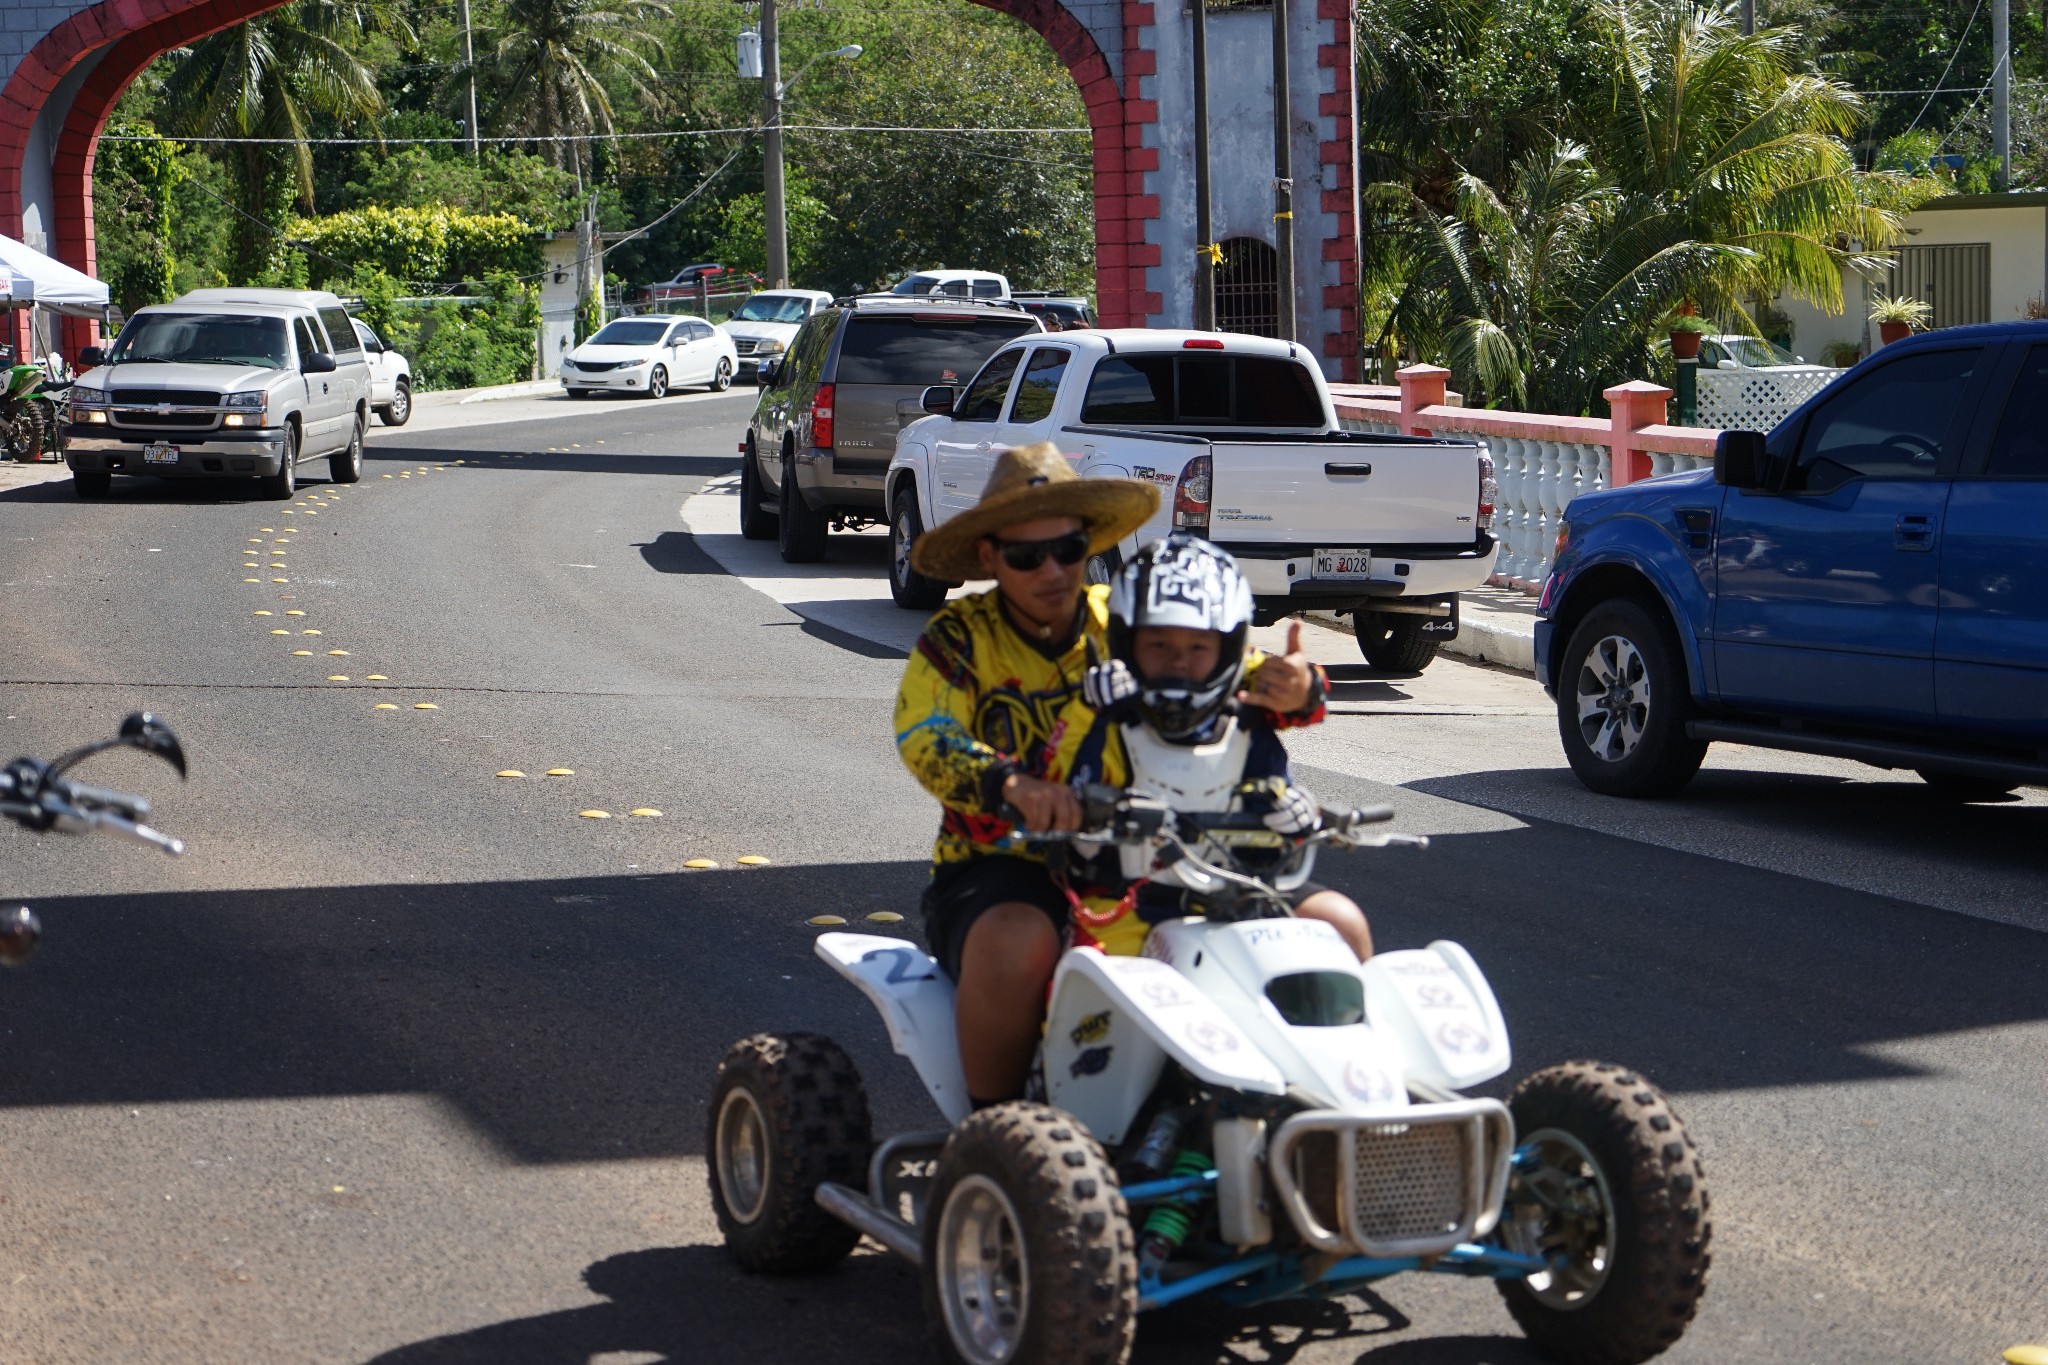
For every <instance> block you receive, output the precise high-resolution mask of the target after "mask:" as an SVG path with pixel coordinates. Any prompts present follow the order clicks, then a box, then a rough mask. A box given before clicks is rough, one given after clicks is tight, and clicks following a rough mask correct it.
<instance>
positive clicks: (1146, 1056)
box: [1044, 948, 1287, 1145]
mask: <svg viewBox="0 0 2048 1365" xmlns="http://www.w3.org/2000/svg"><path fill="white" fill-rule="evenodd" d="M1044 1057H1045V1088H1046V1098H1047V1099H1048V1100H1049V1101H1051V1103H1053V1104H1054V1105H1056V1106H1058V1107H1059V1108H1061V1109H1064V1110H1066V1111H1067V1112H1068V1113H1070V1114H1072V1115H1073V1116H1074V1117H1075V1118H1077V1119H1079V1120H1080V1121H1081V1122H1082V1123H1084V1124H1086V1125H1087V1127H1088V1131H1089V1132H1090V1133H1092V1134H1094V1135H1095V1137H1096V1139H1097V1140H1098V1141H1100V1142H1103V1143H1105V1144H1110V1145H1113V1144H1115V1143H1117V1142H1120V1141H1122V1140H1123V1137H1124V1133H1125V1130H1126V1129H1128V1128H1129V1127H1130V1123H1131V1120H1132V1119H1133V1118H1134V1117H1135V1116H1136V1115H1137V1112H1138V1109H1139V1107H1140V1106H1141V1105H1143V1104H1144V1102H1145V1099H1146V1097H1147V1096H1148V1095H1150V1094H1151V1093H1152V1087H1153V1086H1154V1085H1156V1084H1157V1083H1158V1081H1159V1073H1160V1070H1161V1069H1162V1068H1163V1067H1164V1066H1165V1064H1166V1060H1167V1058H1169V1057H1171V1058H1172V1059H1173V1060H1174V1061H1176V1062H1178V1063H1180V1065H1182V1066H1183V1067H1186V1068H1187V1069H1188V1070H1189V1071H1190V1072H1192V1073H1193V1074H1194V1075H1195V1076H1197V1077H1198V1078H1200V1079H1201V1080H1204V1081H1207V1082H1208V1083H1209V1084H1211V1085H1217V1086H1223V1087H1225V1088H1227V1089H1232V1090H1246V1091H1251V1092H1253V1093H1254V1094H1260V1095H1281V1094H1285V1093H1286V1091H1287V1081H1286V1078H1285V1077H1283V1076H1282V1075H1281V1074H1280V1069H1279V1068H1278V1067H1276V1066H1274V1065H1273V1063H1272V1062H1271V1061H1269V1060H1267V1058H1266V1056H1265V1054H1264V1053H1263V1052H1261V1051H1260V1050H1259V1048H1258V1047H1257V1046H1256V1045H1255V1044H1254V1043H1253V1042H1252V1040H1251V1039H1249V1038H1247V1037H1246V1036H1245V1035H1244V1032H1243V1031H1242V1030H1241V1029H1239V1028H1238V1026H1237V1025H1236V1024H1235V1023H1233V1022H1231V1019H1230V1017H1229V1016H1228V1015H1226V1014H1225V1013H1224V1012H1223V1011H1222V1010H1221V1009H1219V1008H1217V1006H1216V1004H1215V1002H1213V1001H1211V1000H1210V999H1209V997H1208V996H1206V995H1204V994H1203V993H1202V991H1201V989H1200V988H1199V987H1197V986H1196V985H1195V984H1194V983H1193V982H1191V981H1189V980H1188V979H1187V978H1186V977H1184V976H1182V975H1181V974H1180V973H1179V972H1177V971H1175V970H1174V969H1173V968H1172V967H1169V966H1167V965H1166V964H1165V963H1164V962H1155V961H1153V960H1152V959H1151V958H1144V957H1108V956H1105V955H1104V954H1102V953H1100V952H1098V951H1096V950H1095V949H1093V948H1076V949H1072V950H1070V951H1069V952H1067V953H1066V954H1065V955H1064V956H1063V957H1062V958H1061V959H1060V965H1059V971H1058V972H1057V973H1055V974H1054V976H1053V988H1052V1009H1051V1010H1050V1011H1049V1012H1048V1014H1047V1017H1046V1033H1045V1050H1044Z"/></svg>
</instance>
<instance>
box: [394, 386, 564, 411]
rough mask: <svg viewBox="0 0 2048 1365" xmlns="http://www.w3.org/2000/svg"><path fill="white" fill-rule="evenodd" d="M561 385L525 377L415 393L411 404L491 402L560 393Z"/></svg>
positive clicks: (439, 404) (440, 404)
mask: <svg viewBox="0 0 2048 1365" xmlns="http://www.w3.org/2000/svg"><path fill="white" fill-rule="evenodd" d="M561 391H562V386H561V384H560V383H559V382H557V381H556V380H553V379H527V380H522V381H521V382H519V383H517V384H493V385H491V386H489V387H488V388H481V389H435V390H433V391H432V392H429V393H416V394H414V395H413V396H412V404H413V406H414V407H416V408H440V407H447V406H449V405H450V404H455V403H492V402H496V401H497V400H498V399H500V398H532V397H534V396H535V395H537V394H543V393H560V392H561Z"/></svg>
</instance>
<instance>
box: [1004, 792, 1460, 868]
mask: <svg viewBox="0 0 2048 1365" xmlns="http://www.w3.org/2000/svg"><path fill="white" fill-rule="evenodd" d="M1080 796H1081V828H1080V829H1079V830H1075V831H1072V832H1068V833H1062V832H1056V831H1047V832H1034V831H1031V830H1027V829H1025V828H1024V814H1023V812H1022V811H1020V810H1018V809H1017V808H1016V807H1015V806H1012V805H1010V804H1009V803H1008V802H1004V803H1003V806H1002V808H1001V810H1000V811H999V812H998V814H1000V815H1001V817H1002V818H1003V819H1004V820H1007V821H1008V822H1009V823H1010V824H1012V825H1013V826H1015V827H1016V828H1017V829H1018V831H1019V832H1020V834H1021V835H1022V837H1023V838H1024V839H1025V840H1027V841H1029V842H1031V843H1072V842H1075V841H1077V840H1078V841H1081V842H1085V843H1095V844H1146V843H1153V842H1157V841H1161V840H1164V841H1166V842H1168V843H1172V844H1175V845H1179V846H1180V847H1181V849H1182V852H1183V854H1184V855H1186V856H1192V854H1191V853H1190V852H1189V850H1187V848H1186V844H1185V843H1184V842H1183V841H1184V840H1194V839H1198V838H1199V837H1200V836H1201V835H1204V834H1232V833H1235V834H1261V835H1272V834H1274V833H1275V831H1274V830H1273V829H1272V828H1271V827H1270V826H1269V825H1267V824H1266V823H1265V821H1263V820H1261V819H1260V818H1259V817H1258V816H1256V815H1248V814H1245V813H1244V812H1241V811H1238V812H1225V813H1213V812H1206V811H1204V812H1192V811H1190V812H1181V811H1175V810H1173V809H1172V808H1170V807H1168V806H1167V805H1166V804H1165V803H1164V802H1162V801H1158V800H1156V799H1154V798H1152V797H1147V796H1140V795H1136V794H1133V793H1130V792H1125V791H1122V790H1120V789H1118V788H1115V787H1106V786H1102V785H1099V784H1093V783H1091V784H1089V785H1087V786H1085V787H1083V788H1082V789H1081V793H1080ZM1319 816H1320V818H1319V819H1318V821H1317V824H1316V828H1315V829H1314V830H1311V831H1308V832H1307V833H1304V834H1300V835H1291V836H1283V837H1289V838H1295V839H1298V840H1299V841H1300V842H1302V843H1304V844H1336V845H1339V846H1342V847H1347V848H1393V847H1401V848H1428V847H1429V839H1428V838H1427V836H1424V835H1416V834H1393V833H1387V834H1377V835H1374V834H1365V833H1362V832H1361V831H1362V830H1363V828H1364V827H1365V826H1367V825H1378V824H1385V823H1386V822H1387V821H1389V820H1392V819H1393V818H1394V808H1393V807H1392V806H1387V805H1380V806H1363V807H1359V808H1357V809H1353V810H1348V811H1337V810H1331V809H1329V808H1327V807H1325V808H1323V809H1321V810H1320V811H1319Z"/></svg>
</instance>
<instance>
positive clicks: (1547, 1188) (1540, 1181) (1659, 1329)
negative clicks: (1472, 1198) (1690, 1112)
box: [1497, 1062, 1713, 1365]
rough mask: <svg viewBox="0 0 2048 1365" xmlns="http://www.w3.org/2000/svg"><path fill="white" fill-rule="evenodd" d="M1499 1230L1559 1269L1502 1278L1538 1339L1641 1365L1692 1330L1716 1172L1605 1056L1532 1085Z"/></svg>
mask: <svg viewBox="0 0 2048 1365" xmlns="http://www.w3.org/2000/svg"><path fill="white" fill-rule="evenodd" d="M1508 1108H1509V1110H1510V1111H1511V1112H1512V1113H1513V1114H1514V1118H1515V1134H1516V1140H1517V1141H1518V1142H1519V1143H1520V1146H1519V1147H1517V1148H1516V1154H1515V1166H1514V1171H1513V1174H1512V1176H1511V1178H1510V1179H1509V1182H1508V1195H1507V1205H1506V1207H1505V1209H1504V1210H1503V1211H1502V1214H1501V1231H1502V1235H1503V1238H1504V1240H1505V1241H1506V1242H1507V1244H1508V1246H1509V1247H1510V1248H1511V1249H1513V1250H1515V1251H1519V1252H1522V1253H1523V1254H1525V1255H1530V1256H1541V1257H1543V1258H1544V1259H1545V1260H1547V1261H1549V1262H1550V1265H1551V1269H1550V1270H1549V1272H1548V1273H1545V1274H1540V1275H1531V1276H1530V1277H1529V1278H1527V1279H1525V1280H1501V1281H1497V1283H1498V1285H1499V1287H1500V1292H1501V1297H1503V1298H1504V1299H1506V1300H1507V1307H1508V1312H1510V1313H1512V1314H1513V1315H1514V1318H1515V1321H1516V1322H1518V1323H1520V1324H1521V1326H1522V1331H1523V1332H1524V1333H1525V1334H1526V1335H1527V1336H1528V1338H1529V1342H1530V1344H1531V1345H1533V1346H1534V1347H1535V1348H1536V1349H1537V1350H1538V1351H1540V1352H1542V1353H1543V1354H1544V1355H1545V1356H1547V1357H1549V1358H1550V1359H1552V1360H1557V1361H1563V1362H1567V1365H1637V1362H1639V1361H1644V1360H1648V1359H1649V1358H1650V1357H1651V1356H1654V1355H1656V1354H1658V1353H1659V1352H1660V1351H1663V1350H1665V1349H1666V1348H1668V1347H1669V1346H1671V1345H1672V1343H1674V1342H1676V1341H1677V1340H1678V1338H1679V1337H1680V1336H1682V1335H1683V1334H1684V1332H1685V1328H1686V1324H1687V1323H1689V1322H1691V1321H1692V1317H1693V1314H1694V1312H1695V1311H1697V1310H1698V1307H1699V1301H1700V1295H1701V1294H1702V1293H1703V1292H1704V1291H1705V1289H1706V1283H1707V1265H1708V1263H1709V1262H1710V1261H1711V1259H1712V1258H1711V1256H1709V1254H1708V1249H1707V1244H1708V1242H1709V1240H1710V1239H1711V1237H1712V1235H1713V1225H1712V1224H1711V1223H1710V1222H1709V1221H1708V1218H1707V1182H1706V1174H1705V1172H1703V1171H1702V1170H1701V1169H1700V1158H1699V1152H1698V1151H1697V1150H1695V1149H1694V1147H1693V1145H1692V1139H1691V1138H1690V1137H1688V1136H1686V1132H1685V1125H1684V1124H1683V1123H1681V1122H1680V1121H1679V1118H1678V1115H1677V1114H1675V1113H1673V1112H1672V1109H1671V1104H1670V1101H1668V1100H1666V1099H1665V1098H1664V1096H1663V1094H1662V1093H1660V1092H1659V1091H1658V1089H1657V1087H1655V1086H1653V1085H1651V1084H1650V1083H1649V1082H1648V1081H1646V1080H1644V1079H1642V1077H1640V1076H1638V1075H1636V1074H1635V1073H1633V1072H1629V1071H1624V1070H1623V1069H1622V1068H1620V1067H1618V1066H1605V1065H1602V1064H1600V1063H1597V1062H1567V1063H1565V1064H1564V1065H1563V1066H1554V1067H1551V1068H1549V1069H1548V1070H1545V1071H1539V1072H1537V1073H1536V1074H1535V1075H1533V1076H1531V1077H1529V1078H1528V1079H1527V1080H1525V1081H1523V1082H1522V1083H1521V1084H1520V1085H1518V1086H1516V1087H1515V1093H1514V1094H1513V1095H1512V1096H1511V1097H1510V1098H1509V1099H1508Z"/></svg>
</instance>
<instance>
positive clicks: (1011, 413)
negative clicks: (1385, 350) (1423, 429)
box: [886, 329, 1497, 672]
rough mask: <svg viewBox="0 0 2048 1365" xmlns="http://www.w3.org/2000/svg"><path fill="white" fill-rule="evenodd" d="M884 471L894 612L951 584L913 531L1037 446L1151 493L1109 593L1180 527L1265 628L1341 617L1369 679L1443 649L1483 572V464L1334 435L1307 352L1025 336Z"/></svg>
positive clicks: (1135, 338) (1402, 440)
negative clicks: (1228, 573) (918, 546)
mask: <svg viewBox="0 0 2048 1365" xmlns="http://www.w3.org/2000/svg"><path fill="white" fill-rule="evenodd" d="M923 407H924V410H925V412H926V413H927V414H929V415H928V416H925V417H922V418H919V419H918V420H916V421H913V422H910V423H909V424H908V425H907V426H905V427H904V428H903V429H902V431H901V432H900V433H899V434H898V436H897V440H896V455H895V458H894V459H893V460H892V461H891V462H890V464H889V470H888V475H887V485H886V488H887V493H886V496H887V499H888V502H887V506H888V508H889V526H890V541H891V546H890V548H891V551H892V553H891V556H890V570H889V586H890V590H891V592H892V593H893V595H894V596H895V599H896V601H897V603H898V604H899V605H901V606H905V607H914V608H921V609H929V608H931V607H935V606H937V605H938V604H939V603H940V602H941V601H943V600H944V599H945V595H946V593H947V591H948V590H949V588H950V587H952V586H953V585H951V584H946V583H939V582H934V581H933V580H931V579H928V578H925V577H924V576H923V575H922V574H919V573H918V572H917V571H916V570H914V569H912V568H911V567H910V546H911V543H912V542H914V541H915V540H916V539H917V537H918V536H920V535H922V534H923V533H924V530H925V528H926V527H929V526H936V525H938V524H939V523H941V522H943V521H945V520H946V519H947V518H948V517H951V516H953V515H955V514H956V513H958V512H960V511H961V510H962V509H964V508H967V507H970V506H972V505H973V504H974V503H975V501H976V500H977V499H979V498H980V496H981V490H982V488H983V486H984V485H985V484H986V483H987V482H988V476H989V471H990V470H991V468H992V467H993V466H994V463H995V457H996V455H997V453H998V452H1000V451H1002V450H1004V449H1005V448H1007V447H1010V446H1020V445H1028V444H1030V443H1032V442H1034V441H1051V442H1052V443H1053V444H1055V445H1057V446H1058V447H1059V448H1060V449H1061V450H1063V451H1065V452H1066V453H1067V455H1068V457H1069V458H1071V459H1072V460H1073V461H1074V462H1075V468H1076V470H1077V471H1078V472H1079V473H1080V474H1082V475H1083V476H1084V477H1096V478H1136V479H1143V480H1144V481H1146V482H1147V483H1153V484H1157V485H1158V486H1159V491H1160V493H1161V495H1162V496H1161V507H1160V512H1159V515H1158V516H1157V517H1156V518H1154V519H1153V521H1152V522H1151V523H1149V524H1148V525H1146V526H1145V527H1144V528H1143V529H1142V530H1140V531H1139V532H1138V533H1137V534H1136V535H1135V536H1132V537H1131V538H1130V539H1129V540H1127V541H1125V542H1124V543H1123V544H1122V545H1121V546H1120V547H1118V549H1117V550H1115V551H1111V552H1108V553H1106V554H1104V555H1101V556H1098V557H1097V558H1096V559H1094V560H1092V561H1090V563H1089V566H1088V572H1089V576H1090V578H1091V579H1092V580H1093V581H1097V582H1101V581H1106V580H1107V578H1108V576H1109V575H1110V574H1112V573H1114V572H1115V570H1116V567H1117V565H1118V563H1120V562H1121V561H1122V560H1123V559H1125V558H1127V557H1129V556H1130V555H1131V554H1132V553H1134V552H1135V551H1136V549H1137V547H1138V546H1139V545H1142V544H1145V543H1146V542H1148V541H1151V540H1154V539H1157V538H1158V537H1160V536H1163V535H1165V534H1166V533H1167V532H1168V531H1170V530H1174V529H1184V530H1191V531H1195V532H1197V533H1199V534H1201V535H1205V536H1207V537H1208V538H1209V539H1210V540H1212V541H1214V542H1215V543H1216V544H1218V545H1221V546H1222V547H1223V548H1224V549H1226V550H1228V551H1230V552H1231V554H1233V555H1235V556H1236V557H1237V561H1238V564H1239V565H1240V566H1241V567H1242V568H1243V570H1244V573H1245V576H1246V578H1247V579H1249V581H1250V582H1251V585H1252V593H1253V595H1254V599H1255V602H1256V605H1257V610H1258V615H1259V619H1260V621H1261V622H1262V623H1264V622H1270V621H1273V620H1277V619H1278V618H1280V617H1282V616H1285V615H1287V614H1289V613H1291V612H1298V611H1306V610H1319V611H1329V612H1337V613H1349V614H1351V616H1352V619H1353V623H1354V624H1355V626H1356V627H1357V630H1358V641H1359V648H1360V650H1361V651H1362V652H1363V653H1364V655H1365V658H1366V662H1367V663H1369V664H1371V665H1372V666H1373V667H1374V668H1376V669H1382V670H1387V671H1403V672H1412V671H1414V670H1417V669H1420V668H1422V667H1424V666H1426V665H1427V664H1428V663H1429V661H1430V660H1431V659H1432V658H1434V657H1435V655H1436V650H1437V646H1438V645H1440V644H1442V643H1443V642H1444V641H1446V640H1450V639H1454V638H1456V636H1457V633H1458V594H1459V592H1461V591H1463V590H1465V589H1468V588H1476V587H1478V586H1479V585H1480V584H1482V583H1484V582H1485V581H1486V579H1487V576H1488V575H1489V574H1491V573H1492V572H1493V563H1494V558H1495V555H1496V553H1497V547H1496V545H1495V542H1494V538H1493V535H1492V525H1493V501H1494V481H1493V462H1492V460H1491V459H1489V458H1488V456H1487V454H1486V452H1485V450H1484V449H1483V448H1482V447H1480V446H1478V445H1475V444H1472V443H1469V442H1460V441H1443V440H1430V439H1425V438H1421V437H1406V436H1367V435H1363V434H1360V433H1356V432H1348V431H1345V430H1343V429H1342V427H1341V426H1340V425H1339V424H1338V421H1337V414H1336V411H1335V409H1334V408H1333V407H1332V406H1331V403H1330V391H1329V388H1328V386H1326V385H1325V384H1324V383H1323V376H1322V373H1321V371H1320V370H1318V369H1317V367H1316V366H1315V364H1314V363H1313V362H1312V361H1311V360H1310V358H1309V356H1308V354H1307V353H1306V352H1304V351H1302V350H1301V349H1300V348H1299V347H1296V346H1293V345H1290V344H1288V343H1287V342H1284V341H1274V340H1269V339H1267V338H1264V337H1252V336H1239V335H1234V334H1223V333H1213V332H1177V331H1148V330H1139V329H1111V330H1107V331H1084V332H1060V333H1057V334H1053V335H1041V334H1038V333H1032V334H1030V335H1028V336H1023V337H1020V338H1018V339H1017V340H1016V341H1014V342H1012V343H1010V344H1009V345H1007V346H1005V347H1003V349H1001V350H999V351H997V352H996V353H995V354H994V355H992V356H990V357H989V359H988V361H987V363H986V364H984V365H983V366H982V367H981V371H980V373H978V374H976V375H975V377H974V380H973V382H972V383H970V384H968V385H966V386H965V387H964V388H956V387H954V386H951V385H946V386H940V387H937V388H932V389H927V390H926V391H925V395H924V400H923Z"/></svg>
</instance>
